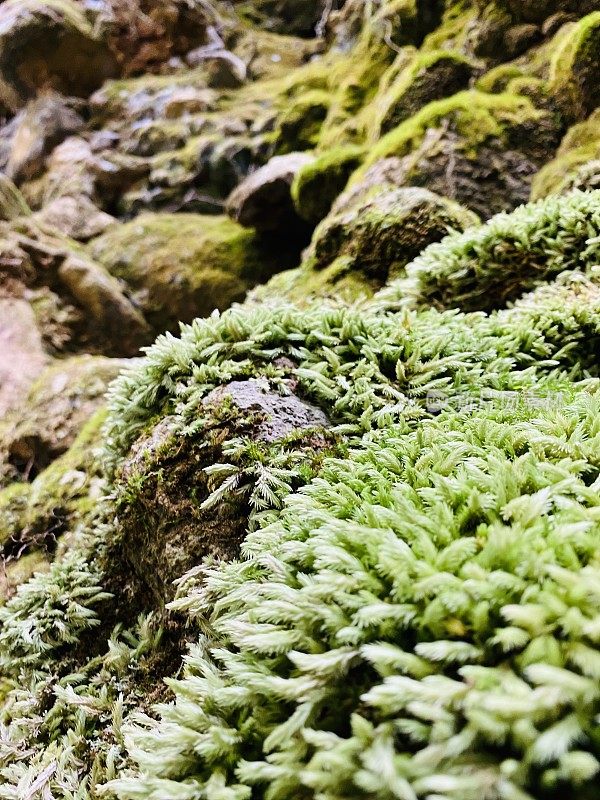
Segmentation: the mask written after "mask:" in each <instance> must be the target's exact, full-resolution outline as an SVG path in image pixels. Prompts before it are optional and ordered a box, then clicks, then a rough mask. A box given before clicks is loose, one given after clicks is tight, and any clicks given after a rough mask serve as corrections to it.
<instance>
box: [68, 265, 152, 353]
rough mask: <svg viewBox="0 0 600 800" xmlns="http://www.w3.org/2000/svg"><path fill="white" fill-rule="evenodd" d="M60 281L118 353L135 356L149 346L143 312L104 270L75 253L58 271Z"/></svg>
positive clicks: (148, 336) (147, 328)
mask: <svg viewBox="0 0 600 800" xmlns="http://www.w3.org/2000/svg"><path fill="white" fill-rule="evenodd" d="M58 278H59V280H60V282H61V283H62V284H63V286H64V287H65V288H66V289H67V290H68V292H69V293H70V295H71V296H72V297H73V298H74V299H75V300H76V302H77V304H78V305H79V306H80V308H82V309H84V311H85V312H86V314H87V315H89V318H90V321H91V325H92V326H97V328H98V330H100V331H102V335H103V337H106V338H107V339H108V340H109V341H112V342H114V343H115V349H116V350H117V351H119V352H121V353H127V354H133V353H135V352H136V351H137V350H138V348H139V347H141V346H142V345H143V344H146V343H147V341H148V339H149V338H150V330H149V327H148V325H147V323H146V321H145V319H144V317H143V315H142V313H141V312H140V311H139V310H138V309H137V308H136V307H135V306H134V305H133V303H132V302H131V301H130V300H129V299H128V298H127V297H126V296H125V294H124V293H123V289H122V287H121V284H120V283H119V281H118V280H117V279H116V278H113V277H112V276H111V275H110V274H109V273H108V272H107V271H106V270H105V269H104V267H101V266H100V265H99V264H96V263H95V262H93V261H91V260H90V259H89V258H86V257H85V256H84V255H79V254H76V253H72V254H70V255H68V256H67V258H65V260H64V261H63V262H62V264H61V265H60V267H59V268H58Z"/></svg>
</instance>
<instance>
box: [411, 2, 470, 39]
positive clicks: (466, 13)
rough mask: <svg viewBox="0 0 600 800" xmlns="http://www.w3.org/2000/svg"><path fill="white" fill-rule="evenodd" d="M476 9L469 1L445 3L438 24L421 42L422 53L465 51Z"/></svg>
mask: <svg viewBox="0 0 600 800" xmlns="http://www.w3.org/2000/svg"><path fill="white" fill-rule="evenodd" d="M476 19H477V9H476V8H475V7H474V5H473V3H472V2H470V0H457V2H452V3H446V4H445V5H444V12H443V15H442V19H441V21H440V24H439V25H437V26H436V28H435V29H434V30H433V31H431V33H429V34H428V35H427V36H426V37H425V40H424V41H423V45H422V47H421V51H422V52H426V51H428V50H457V51H462V52H464V51H465V50H466V42H467V37H468V35H469V30H470V29H471V27H472V25H473V23H474V21H475V20H476Z"/></svg>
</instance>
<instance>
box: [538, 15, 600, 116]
mask: <svg viewBox="0 0 600 800" xmlns="http://www.w3.org/2000/svg"><path fill="white" fill-rule="evenodd" d="M599 54H600V11H596V12H594V13H592V14H588V16H586V17H584V18H583V19H581V20H579V21H578V22H577V23H574V24H573V25H572V27H571V28H570V29H569V31H568V33H567V34H566V35H565V34H561V38H560V40H559V43H558V46H557V48H556V51H555V53H554V55H553V58H552V61H551V65H550V78H549V83H550V90H551V92H552V93H553V94H554V95H555V96H556V97H557V98H558V99H559V101H560V102H561V103H562V104H563V107H564V108H565V109H566V112H567V113H568V114H570V115H571V117H572V118H574V119H581V118H582V117H585V116H587V115H588V114H589V113H590V112H591V111H592V110H593V109H594V108H595V107H596V106H597V105H598V104H599V102H600V89H599V88H598V80H597V77H598V70H599V69H600V55H599Z"/></svg>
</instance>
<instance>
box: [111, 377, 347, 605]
mask: <svg viewBox="0 0 600 800" xmlns="http://www.w3.org/2000/svg"><path fill="white" fill-rule="evenodd" d="M294 389H295V384H294V383H293V382H292V381H284V382H283V386H281V385H280V386H278V387H277V388H276V387H275V386H274V385H271V384H270V383H269V381H268V380H266V379H258V378H250V379H248V380H235V381H231V382H230V383H228V384H225V385H223V386H221V387H219V388H217V389H215V390H213V391H212V392H209V393H208V395H207V396H206V397H205V398H204V400H203V402H202V407H201V408H200V409H199V412H198V414H199V416H200V417H201V418H202V419H203V425H202V427H201V428H200V429H199V430H200V433H199V434H196V435H192V436H189V435H188V436H183V435H181V433H180V432H179V427H178V420H177V418H176V417H174V416H166V417H163V418H162V419H161V420H160V421H159V422H158V423H157V424H155V425H154V426H153V427H152V428H151V429H150V431H149V432H146V433H144V434H142V435H141V436H140V437H139V438H138V439H137V441H135V442H134V444H133V445H132V447H131V449H130V451H129V454H128V455H127V456H126V457H125V459H124V460H123V463H122V465H121V467H120V469H119V472H118V475H117V478H116V481H115V491H116V493H117V496H118V497H119V498H120V500H119V501H118V502H119V506H120V511H119V515H118V528H119V530H120V531H121V535H117V537H116V541H115V542H114V544H113V547H112V548H111V550H110V551H109V553H108V557H107V560H108V564H109V568H108V571H109V574H110V573H111V572H112V573H113V574H115V575H119V576H120V578H119V579H118V580H119V582H118V584H117V588H118V591H119V596H120V597H122V598H127V600H128V602H131V601H133V602H134V603H135V602H138V603H140V602H141V603H142V604H143V607H144V608H146V609H148V608H158V609H161V610H162V609H163V608H164V605H165V603H166V602H168V601H169V600H170V599H172V597H173V595H174V591H175V589H174V585H173V581H174V580H176V579H177V578H180V577H181V576H182V575H183V574H184V573H185V572H187V571H188V570H189V569H191V568H192V567H194V566H197V565H200V564H201V563H202V561H203V559H205V558H213V559H231V558H233V557H235V556H236V555H237V554H238V553H239V547H240V544H241V543H242V541H243V539H244V538H245V536H246V534H247V532H248V518H249V515H250V513H251V506H250V503H249V493H250V490H251V489H252V487H253V485H254V483H255V481H256V480H257V479H258V476H259V475H260V467H261V466H262V465H263V464H265V465H268V464H269V459H272V458H273V457H274V455H275V453H277V452H279V448H280V447H281V445H282V443H283V442H284V441H285V442H287V444H286V452H287V454H288V455H289V456H290V457H293V456H295V457H300V458H301V459H302V460H303V461H305V462H306V465H307V466H308V465H309V464H310V463H311V462H313V461H314V462H318V461H319V459H320V458H322V456H323V451H325V450H326V449H327V448H328V447H329V448H331V446H332V443H333V441H334V439H333V437H332V436H331V435H330V434H329V432H328V428H329V421H328V419H327V417H326V415H325V414H324V413H323V412H322V411H321V410H320V409H319V408H317V407H316V406H313V405H312V404H310V403H308V402H306V401H305V400H302V399H301V398H300V397H299V396H298V395H297V394H296V393H295V391H294ZM240 437H243V439H244V440H245V441H250V440H251V441H252V443H253V447H254V448H256V449H259V450H260V451H261V453H262V456H261V457H260V461H253V460H252V456H250V460H249V461H248V460H245V459H243V458H242V459H241V460H240V462H239V464H238V468H239V481H238V482H237V483H236V482H235V481H234V482H232V491H231V492H230V493H229V494H228V493H226V492H224V491H223V483H222V479H220V478H219V477H218V476H217V477H216V478H215V477H213V475H214V473H215V467H218V465H219V464H222V462H223V461H229V460H230V459H231V458H232V456H231V455H227V454H226V453H225V452H224V448H225V447H226V445H227V444H228V442H231V441H232V440H238V439H239V438H240ZM233 458H234V460H235V457H233ZM229 466H231V465H229ZM255 468H258V470H257V471H255ZM266 468H267V469H268V466H267V467H266ZM191 485H193V491H190V486H191ZM236 489H238V490H239V491H236ZM213 495H214V496H215V497H219V502H212V501H211V496H213ZM149 530H152V535H151V536H150V537H149V536H148V531H149ZM124 576H126V577H124Z"/></svg>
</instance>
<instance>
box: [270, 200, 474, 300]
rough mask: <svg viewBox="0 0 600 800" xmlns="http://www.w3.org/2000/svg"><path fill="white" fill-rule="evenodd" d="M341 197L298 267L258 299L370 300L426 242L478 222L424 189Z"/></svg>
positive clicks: (280, 276) (272, 283) (457, 206)
mask: <svg viewBox="0 0 600 800" xmlns="http://www.w3.org/2000/svg"><path fill="white" fill-rule="evenodd" d="M345 198H346V196H345V195H344V196H342V197H341V198H340V200H339V201H338V203H336V204H335V205H334V208H333V210H332V212H331V213H330V214H329V216H327V217H326V218H325V219H324V220H323V221H322V222H321V224H320V225H319V226H318V227H317V228H316V230H315V233H314V235H313V239H312V242H311V245H310V247H309V248H308V249H307V251H306V252H305V260H304V262H303V264H302V266H301V268H300V269H298V270H295V271H292V272H289V273H283V274H282V275H278V276H275V278H274V279H273V280H272V281H270V282H269V283H268V284H267V286H266V287H265V288H264V290H261V291H260V292H259V293H258V294H255V295H254V299H255V300H256V299H257V298H259V297H265V298H266V297H269V296H274V297H276V296H282V295H283V296H285V297H286V298H287V299H291V300H294V301H298V300H299V301H304V302H306V300H307V299H308V298H310V297H328V296H329V297H333V296H335V297H342V298H343V299H344V300H346V301H351V300H354V299H357V298H358V297H365V296H366V297H368V296H370V295H371V294H372V293H373V292H374V291H375V290H376V289H378V288H381V286H382V285H383V284H385V283H386V282H387V281H388V280H391V279H393V278H394V277H398V276H399V275H402V274H403V271H404V267H405V266H406V264H407V263H408V262H409V261H410V260H411V259H412V258H414V257H415V256H416V255H417V254H418V253H419V252H420V251H421V250H422V249H423V248H425V247H426V246H427V244H429V243H431V242H433V241H436V240H438V239H440V238H442V237H443V236H445V235H446V233H448V231H450V230H463V229H464V228H466V227H468V226H470V225H473V224H475V223H477V222H478V218H477V217H476V215H475V214H472V213H471V212H469V211H467V210H466V209H464V208H462V207H460V206H459V205H458V204H457V203H453V202H452V201H451V200H448V199H446V198H442V197H439V196H438V195H435V194H433V193H432V192H428V191H427V190H425V189H415V188H404V189H396V188H393V187H391V186H386V185H384V186H378V185H375V186H373V187H371V188H370V189H369V190H367V191H366V192H364V193H359V194H358V195H356V196H354V197H351V198H350V199H348V200H347V201H346V199H345Z"/></svg>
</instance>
